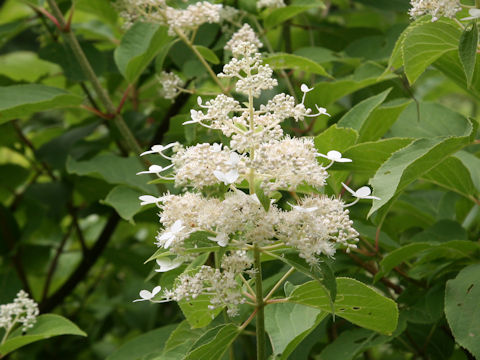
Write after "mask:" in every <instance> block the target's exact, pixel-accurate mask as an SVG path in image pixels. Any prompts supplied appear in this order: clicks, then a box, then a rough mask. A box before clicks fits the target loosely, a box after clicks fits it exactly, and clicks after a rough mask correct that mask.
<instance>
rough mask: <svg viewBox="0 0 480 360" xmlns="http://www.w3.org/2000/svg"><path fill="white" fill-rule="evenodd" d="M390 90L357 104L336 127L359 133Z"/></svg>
mask: <svg viewBox="0 0 480 360" xmlns="http://www.w3.org/2000/svg"><path fill="white" fill-rule="evenodd" d="M391 90H392V88H390V89H387V90H385V91H383V92H381V93H380V94H378V95H375V96H372V97H370V98H368V99H365V100H363V101H361V102H359V103H358V104H356V105H355V106H354V107H353V108H351V109H350V110H349V111H348V112H347V113H346V114H345V115H344V116H343V117H342V118H341V119H340V120H339V121H338V123H337V125H338V126H341V127H348V128H352V129H355V130H357V131H358V132H360V131H361V129H362V128H363V125H364V123H365V121H366V120H367V118H368V117H369V116H370V114H371V113H372V111H373V110H375V109H376V108H377V107H379V106H380V104H382V103H383V102H384V101H385V99H386V98H387V96H388V94H389V93H390V91H391Z"/></svg>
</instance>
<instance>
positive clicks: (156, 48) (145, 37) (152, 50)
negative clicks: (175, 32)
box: [114, 22, 171, 83]
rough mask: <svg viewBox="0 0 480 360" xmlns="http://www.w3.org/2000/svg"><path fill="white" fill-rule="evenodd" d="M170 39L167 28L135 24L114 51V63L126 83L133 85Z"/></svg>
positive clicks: (151, 24)
mask: <svg viewBox="0 0 480 360" xmlns="http://www.w3.org/2000/svg"><path fill="white" fill-rule="evenodd" d="M170 41H171V38H170V37H169V36H168V34H167V28H166V27H164V26H160V25H158V24H153V23H141V22H137V23H135V24H134V25H133V26H132V27H131V28H130V29H129V30H128V31H127V33H126V34H125V35H124V36H123V38H122V41H121V42H120V45H119V47H118V48H117V49H116V50H115V53H114V59H115V63H116V64H117V66H118V69H119V70H120V73H121V74H122V75H123V76H124V77H125V79H127V81H128V82H130V83H134V82H135V81H136V79H137V78H138V77H139V76H140V75H141V74H142V72H143V71H144V70H145V68H146V67H147V66H148V65H149V64H150V62H151V61H152V60H153V59H154V58H155V56H156V55H157V54H158V53H159V52H160V51H161V50H162V48H163V47H164V46H168V43H169V42H170Z"/></svg>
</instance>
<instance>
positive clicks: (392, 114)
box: [358, 99, 412, 143]
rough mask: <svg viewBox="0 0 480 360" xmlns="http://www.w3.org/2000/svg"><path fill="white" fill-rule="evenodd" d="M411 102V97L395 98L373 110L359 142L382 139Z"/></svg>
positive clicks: (361, 131) (362, 129)
mask: <svg viewBox="0 0 480 360" xmlns="http://www.w3.org/2000/svg"><path fill="white" fill-rule="evenodd" d="M411 102H412V100H410V99H395V100H393V101H390V102H388V103H384V104H382V105H381V106H379V107H377V108H376V109H375V110H373V111H372V113H371V114H370V116H369V117H368V118H367V120H366V121H365V123H364V124H363V126H362V128H361V130H360V137H359V139H358V142H359V143H361V142H366V141H375V140H378V139H380V138H381V137H382V136H383V135H385V133H386V132H387V131H388V130H389V129H390V127H391V126H392V125H393V124H394V123H395V122H396V121H397V119H398V117H399V116H400V114H401V113H402V112H403V111H404V110H405V108H406V107H407V106H408V105H409V104H410V103H411Z"/></svg>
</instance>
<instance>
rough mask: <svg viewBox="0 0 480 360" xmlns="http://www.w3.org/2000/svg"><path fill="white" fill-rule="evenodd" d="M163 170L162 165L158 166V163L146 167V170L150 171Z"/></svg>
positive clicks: (157, 171)
mask: <svg viewBox="0 0 480 360" xmlns="http://www.w3.org/2000/svg"><path fill="white" fill-rule="evenodd" d="M163 170H164V168H163V167H161V166H159V165H151V166H150V167H149V168H148V171H149V172H150V173H155V174H156V173H159V172H162V171H163Z"/></svg>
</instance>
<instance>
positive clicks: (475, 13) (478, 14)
mask: <svg viewBox="0 0 480 360" xmlns="http://www.w3.org/2000/svg"><path fill="white" fill-rule="evenodd" d="M468 13H469V14H470V16H468V17H465V18H462V19H461V20H474V19H478V18H480V9H470V10H468Z"/></svg>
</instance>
